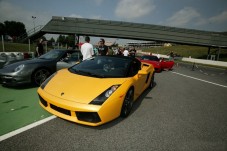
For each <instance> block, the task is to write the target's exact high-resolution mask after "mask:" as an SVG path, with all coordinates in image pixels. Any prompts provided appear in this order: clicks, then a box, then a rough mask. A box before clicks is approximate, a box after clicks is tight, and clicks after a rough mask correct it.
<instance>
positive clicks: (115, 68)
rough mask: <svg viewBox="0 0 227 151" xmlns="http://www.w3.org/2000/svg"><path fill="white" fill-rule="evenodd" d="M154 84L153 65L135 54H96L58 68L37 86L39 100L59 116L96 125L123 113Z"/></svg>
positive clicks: (127, 111)
mask: <svg viewBox="0 0 227 151" xmlns="http://www.w3.org/2000/svg"><path fill="white" fill-rule="evenodd" d="M153 85H154V68H153V66H152V65H150V64H146V63H141V62H140V61H139V60H137V59H136V58H132V57H124V56H97V57H94V58H91V59H89V60H85V61H83V62H81V63H78V64H76V65H74V66H72V67H70V68H68V69H62V70H60V71H58V72H56V73H55V74H53V75H52V76H50V77H49V78H48V79H47V80H46V81H44V82H43V83H42V85H41V86H40V87H39V89H38V95H39V103H40V105H41V106H42V107H43V108H44V109H45V110H47V111H48V112H50V113H52V114H54V115H56V116H58V117H61V118H63V119H66V120H69V121H72V122H76V123H80V124H85V125H90V126H98V125H101V124H104V123H106V122H109V121H111V120H113V119H115V118H117V117H119V116H121V117H127V116H128V115H129V114H130V111H131V109H132V106H133V102H134V101H135V100H136V99H137V98H138V97H139V96H140V95H141V93H142V92H143V91H144V90H145V89H147V88H152V87H153Z"/></svg>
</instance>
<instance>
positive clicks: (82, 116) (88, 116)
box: [76, 112, 101, 123]
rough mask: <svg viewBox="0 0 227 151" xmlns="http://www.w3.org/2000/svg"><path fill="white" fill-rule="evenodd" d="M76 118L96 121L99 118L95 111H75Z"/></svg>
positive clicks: (98, 120) (99, 120)
mask: <svg viewBox="0 0 227 151" xmlns="http://www.w3.org/2000/svg"><path fill="white" fill-rule="evenodd" d="M76 116H77V119H78V120H80V121H85V122H91V123H98V122H101V119H100V117H99V115H98V113H96V112H76Z"/></svg>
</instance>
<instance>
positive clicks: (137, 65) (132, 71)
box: [129, 60, 141, 76]
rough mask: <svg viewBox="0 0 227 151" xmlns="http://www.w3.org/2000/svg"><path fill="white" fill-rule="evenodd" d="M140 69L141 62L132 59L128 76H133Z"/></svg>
mask: <svg viewBox="0 0 227 151" xmlns="http://www.w3.org/2000/svg"><path fill="white" fill-rule="evenodd" d="M139 70H141V62H140V61H137V60H133V62H132V65H131V67H130V71H129V76H134V75H136V74H137V73H138V71H139Z"/></svg>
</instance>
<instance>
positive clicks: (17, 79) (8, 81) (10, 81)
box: [0, 74, 31, 86]
mask: <svg viewBox="0 0 227 151" xmlns="http://www.w3.org/2000/svg"><path fill="white" fill-rule="evenodd" d="M0 83H1V84H3V85H10V86H16V85H21V84H27V83H31V78H30V77H26V76H15V75H3V74H0Z"/></svg>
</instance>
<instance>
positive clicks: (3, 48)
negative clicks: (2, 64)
mask: <svg viewBox="0 0 227 151" xmlns="http://www.w3.org/2000/svg"><path fill="white" fill-rule="evenodd" d="M2 50H3V52H5V44H4V36H3V35H2Z"/></svg>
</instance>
